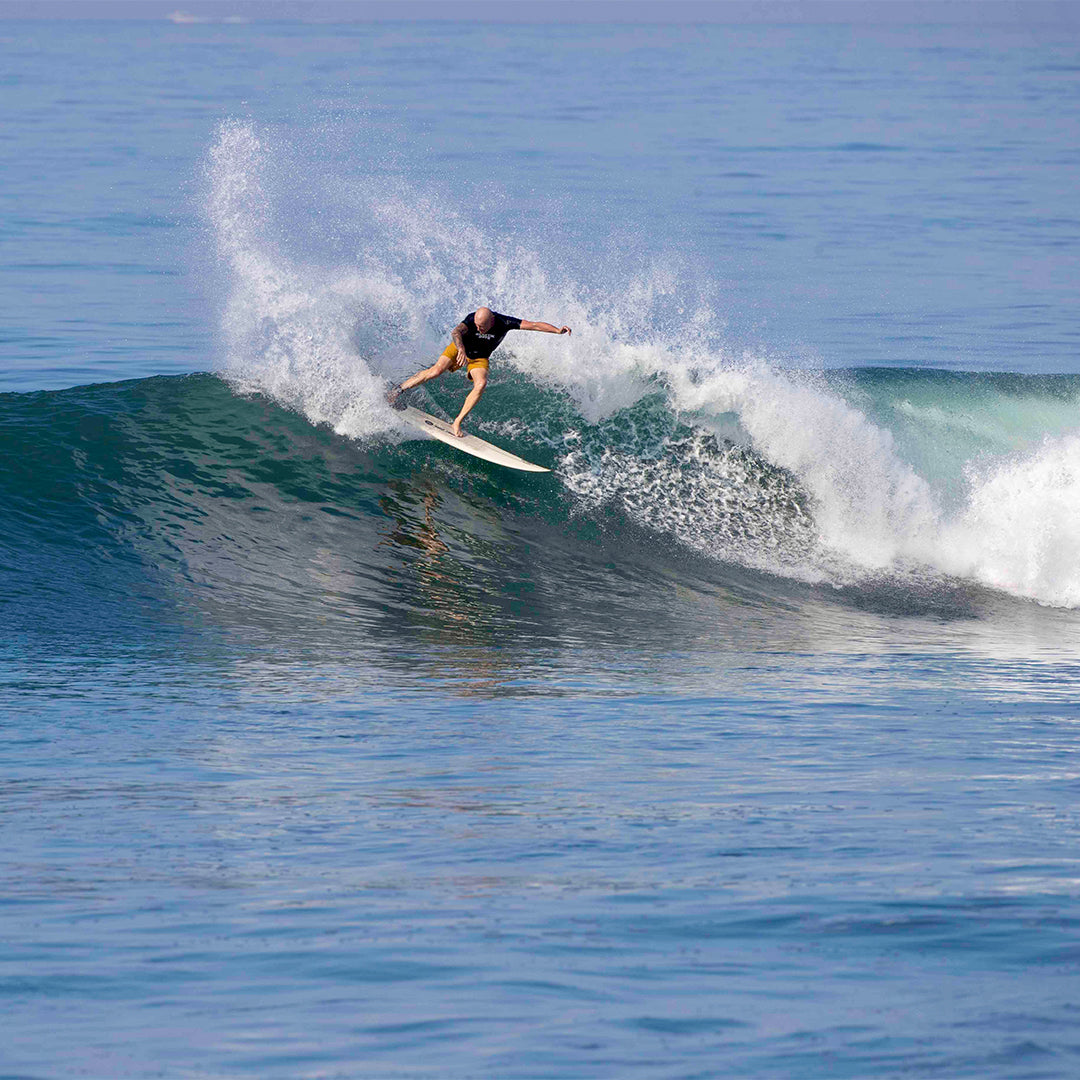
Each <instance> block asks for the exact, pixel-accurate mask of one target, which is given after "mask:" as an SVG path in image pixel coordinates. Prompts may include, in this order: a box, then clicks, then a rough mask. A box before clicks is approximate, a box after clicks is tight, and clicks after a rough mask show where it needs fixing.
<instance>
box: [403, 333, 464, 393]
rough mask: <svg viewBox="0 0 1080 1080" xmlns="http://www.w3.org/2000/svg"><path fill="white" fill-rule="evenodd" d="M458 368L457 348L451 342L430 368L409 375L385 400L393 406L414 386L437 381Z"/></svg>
mask: <svg viewBox="0 0 1080 1080" xmlns="http://www.w3.org/2000/svg"><path fill="white" fill-rule="evenodd" d="M460 366H461V365H460V364H459V363H458V362H457V346H456V345H454V343H453V342H451V343H450V344H449V345H447V347H446V349H445V350H444V351H443V354H442V356H440V357H439V359H438V360H436V361H435V363H434V364H432V365H431V367H426V368H424V370H423V371H418V372H417V373H416V374H415V375H410V376H409V378H407V379H406V380H405V381H404V382H403V383H402V384H401V385H400V386H396V387H394V389H393V390H391V391H390V393H389V394H388V395H387V398H386V400H387V401H389V402H390V404H391V405H393V403H394V402H395V401H397V399H398V397H399V396H400V395H401V394H403V393H404V392H405V391H406V390H411V389H412V388H413V387H414V386H419V385H420V384H421V383H426V382H431V380H432V379H437V378H438V377H439V376H440V375H444V374H445V373H446V372H447V371H453V370H454V369H455V368H458V367H460Z"/></svg>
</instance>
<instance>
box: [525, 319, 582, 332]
mask: <svg viewBox="0 0 1080 1080" xmlns="http://www.w3.org/2000/svg"><path fill="white" fill-rule="evenodd" d="M521 329H522V330H539V331H540V332H541V333H542V334H569V333H571V332H572V331H571V330H570V327H569V326H552V325H551V323H549V322H534V321H533V320H532V319H522V320H521Z"/></svg>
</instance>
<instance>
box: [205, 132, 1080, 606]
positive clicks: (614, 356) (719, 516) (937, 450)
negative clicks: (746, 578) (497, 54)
mask: <svg viewBox="0 0 1080 1080" xmlns="http://www.w3.org/2000/svg"><path fill="white" fill-rule="evenodd" d="M309 150H310V148H301V147H297V146H294V145H291V144H288V143H284V142H281V141H278V140H276V138H275V136H274V134H273V133H272V132H270V131H268V130H258V129H256V128H255V127H254V126H253V125H250V124H246V123H242V122H231V123H227V124H224V125H223V126H222V127H221V129H220V131H219V133H218V137H217V140H216V142H215V144H214V146H213V148H212V151H211V153H210V155H209V157H208V162H207V174H206V183H207V194H206V207H207V220H208V227H209V231H210V235H211V236H212V238H213V241H214V243H215V245H216V251H217V256H218V265H219V267H220V270H221V276H222V282H223V291H224V294H225V295H226V296H227V302H226V304H225V306H224V309H223V314H222V327H223V348H222V352H223V355H224V357H225V361H224V365H223V366H224V371H223V374H224V376H225V377H226V379H228V380H229V381H230V383H231V385H232V386H234V388H236V389H238V390H242V391H254V392H258V393H263V394H266V395H268V396H270V397H271V398H272V399H273V400H274V401H276V402H278V403H280V404H282V405H283V406H285V407H287V408H290V409H293V410H295V411H297V412H298V413H300V414H301V415H303V416H304V417H306V418H307V419H308V420H309V421H310V422H311V423H314V424H325V425H328V426H330V427H331V428H333V430H334V431H335V432H337V433H338V434H339V435H342V436H344V437H346V438H349V439H352V440H355V441H356V442H357V443H358V444H359V445H361V446H364V447H372V446H378V445H393V444H396V443H397V442H399V441H400V440H401V439H402V438H405V437H406V435H405V433H404V432H403V431H402V430H401V428H400V426H399V425H398V423H397V421H396V420H395V417H394V415H393V413H392V412H391V411H390V410H389V409H388V408H386V406H385V404H384V400H383V395H384V392H385V389H386V388H387V386H388V385H390V384H391V383H392V382H395V381H397V380H398V379H399V378H401V377H402V376H403V375H405V374H407V373H409V372H411V371H413V370H416V369H417V368H418V367H419V366H421V365H422V364H425V363H427V362H429V361H430V359H431V358H432V357H434V356H435V355H437V354H438V352H439V351H440V350H441V348H442V345H443V343H444V339H445V336H446V333H447V330H448V328H449V327H450V326H452V325H453V324H454V323H456V322H457V320H458V319H459V318H460V316H461V314H463V313H464V312H465V311H468V310H471V309H472V308H474V307H476V306H477V305H478V304H479V303H481V302H486V303H489V304H491V305H492V306H494V307H497V308H498V309H500V310H504V311H509V312H511V313H514V314H519V315H522V316H524V317H527V318H544V319H548V320H550V321H555V322H567V323H569V324H571V325H572V326H573V327H574V330H575V333H574V336H573V338H572V339H570V340H569V341H567V340H566V339H553V338H550V337H548V336H546V335H539V334H527V333H525V334H522V333H519V334H515V335H511V337H510V338H509V339H508V340H507V342H506V343H505V344H504V345H503V347H502V349H501V350H500V351H499V353H498V354H496V355H497V363H496V365H495V377H494V380H493V387H492V390H491V391H489V394H488V396H487V398H486V399H485V401H484V403H483V405H482V406H481V410H479V411H478V413H477V414H475V415H476V423H478V424H479V427H480V429H481V430H487V431H489V432H491V433H492V434H494V435H496V436H498V435H500V434H501V435H504V436H505V435H513V434H519V435H520V436H521V439H522V440H523V452H524V453H525V456H533V457H535V456H536V454H537V449H536V448H537V446H539V445H543V446H545V447H546V448H547V452H548V458H549V460H548V462H547V463H549V464H552V465H553V466H554V467H555V469H556V473H557V476H558V479H559V482H560V483H561V484H562V486H563V490H564V491H565V492H566V493H568V494H569V495H570V496H571V497H572V499H573V501H574V503H575V505H576V508H577V509H576V511H575V512H577V513H580V514H585V515H589V514H596V513H599V512H601V511H602V509H603V508H604V507H611V506H615V507H617V508H618V510H619V511H620V512H621V513H623V514H625V515H626V516H627V517H628V518H629V519H631V520H633V521H635V522H636V523H638V524H639V525H641V526H642V527H643V528H646V529H648V530H650V531H651V532H652V533H655V534H657V535H659V536H662V537H665V538H670V539H671V540H673V541H675V542H677V543H678V544H680V545H682V546H684V547H686V548H688V549H692V550H695V551H697V552H700V553H702V554H705V555H707V556H708V557H710V558H714V559H717V560H721V561H724V562H727V563H732V564H736V565H741V566H746V567H749V568H752V569H755V570H759V571H765V572H768V573H771V574H776V575H779V576H782V577H786V578H790V579H793V580H798V581H801V582H806V583H812V584H819V585H827V586H832V587H836V588H844V587H848V586H852V585H858V583H860V582H864V581H867V580H870V579H874V580H877V579H880V578H881V576H882V575H886V576H891V577H892V578H894V579H896V580H907V581H911V582H919V581H925V580H927V579H928V578H934V577H939V578H949V579H951V578H956V579H960V580H967V581H971V582H974V583H978V584H980V585H983V586H988V587H990V588H993V589H998V590H1002V591H1005V592H1008V593H1011V594H1014V595H1017V596H1020V597H1024V598H1028V599H1032V600H1036V601H1038V602H1039V603H1042V604H1046V605H1053V606H1060V607H1076V606H1080V499H1078V498H1077V495H1078V494H1080V491H1078V489H1077V485H1078V483H1080V481H1078V476H1080V471H1078V470H1080V457H1078V449H1077V447H1078V443H1077V438H1078V433H1080V419H1078V416H1080V414H1078V409H1077V406H1078V404H1080V382H1078V381H1077V380H1076V379H1075V378H1072V377H1067V376H1066V377H1049V376H1046V377H1034V376H1018V375H1004V374H1001V375H985V374H978V375H976V374H964V373H954V372H948V373H945V372H927V371H905V370H887V369H871V370H865V371H831V372H829V371H816V372H807V371H798V370H791V369H788V368H785V367H783V366H781V365H779V364H777V363H776V362H769V361H768V360H767V359H764V358H761V357H758V356H754V355H750V354H747V353H745V352H742V353H740V354H737V355H736V354H734V353H733V351H732V350H731V349H730V347H728V346H727V344H726V342H725V339H724V330H725V324H724V319H723V317H722V315H721V314H720V313H719V312H720V305H719V304H718V301H717V297H716V295H715V292H714V291H713V290H710V289H709V288H704V287H702V286H701V285H700V284H699V283H697V282H694V281H692V280H691V279H690V278H688V276H687V275H686V274H685V273H681V272H680V270H679V268H678V266H677V263H676V262H675V261H670V260H669V261H668V262H657V261H650V262H648V263H647V264H645V263H644V260H642V259H637V258H635V257H633V253H632V251H629V252H628V251H626V250H622V249H618V250H616V249H613V251H612V254H611V258H610V259H606V260H604V261H603V263H602V265H599V266H594V267H593V269H592V271H591V273H590V277H589V278H588V280H587V283H585V282H583V281H581V280H577V279H575V277H574V275H573V274H572V273H570V272H569V271H568V270H567V269H566V268H565V266H562V265H559V264H556V265H553V266H545V265H544V263H543V261H542V259H541V258H540V256H539V255H538V254H537V251H538V250H542V249H541V248H540V247H539V246H537V245H530V243H529V242H528V239H529V238H528V237H527V236H526V235H523V234H522V233H521V232H520V231H517V232H515V231H513V230H510V229H507V230H505V231H503V230H500V229H498V228H488V229H486V230H485V229H482V228H481V227H480V226H478V225H476V224H475V223H473V222H471V221H470V220H468V219H467V218H466V217H465V216H464V215H463V214H462V213H461V212H460V210H459V209H458V208H457V207H454V206H448V205H445V204H439V203H438V202H437V201H436V200H435V199H434V198H432V197H431V196H429V195H428V196H420V195H418V194H417V192H416V191H414V190H410V189H409V187H408V185H407V184H405V183H404V182H403V181H401V180H393V181H391V180H387V179H386V178H384V177H378V176H369V177H366V178H361V179H357V180H350V181H348V182H345V181H343V180H342V179H341V178H340V177H336V176H335V175H333V174H332V171H331V174H330V175H323V174H322V173H319V172H318V170H315V169H313V168H312V167H311V165H310V164H308V163H307V161H306V160H305V153H308V152H309ZM313 222H317V224H314V225H313V224H312V223H313ZM623 246H624V247H625V245H623ZM336 260H340V261H336ZM443 383H444V384H449V385H441V386H439V387H437V388H436V389H434V390H433V391H432V392H431V393H430V394H428V395H426V397H425V400H426V401H427V402H428V403H429V406H430V407H432V408H435V409H436V410H437V409H439V408H440V407H442V408H443V409H444V411H445V412H453V411H456V404H457V401H458V399H459V397H460V393H458V396H457V397H455V392H456V391H453V390H451V389H450V387H451V386H453V385H454V384H453V383H452V382H451V381H450V380H449V379H447V380H443ZM497 418H499V419H497Z"/></svg>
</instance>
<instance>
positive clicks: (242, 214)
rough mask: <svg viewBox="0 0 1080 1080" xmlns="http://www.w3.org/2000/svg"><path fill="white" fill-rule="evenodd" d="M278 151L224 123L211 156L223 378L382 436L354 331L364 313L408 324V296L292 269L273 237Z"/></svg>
mask: <svg viewBox="0 0 1080 1080" xmlns="http://www.w3.org/2000/svg"><path fill="white" fill-rule="evenodd" d="M278 153H279V152H278V151H277V150H276V149H275V148H272V147H271V145H270V144H269V142H268V139H267V137H266V136H265V135H259V134H257V133H256V132H255V129H254V128H253V127H252V125H250V124H247V123H243V122H240V121H227V122H225V123H223V124H221V126H220V127H219V129H218V133H217V139H216V141H215V143H214V145H213V147H212V148H211V151H210V154H209V160H208V166H207V178H208V182H209V189H210V191H209V197H208V200H207V213H208V215H209V218H210V224H211V226H212V228H213V230H214V235H215V237H216V241H217V250H218V256H219V261H220V263H221V265H222V268H223V270H224V272H225V275H226V278H227V282H228V289H229V295H228V299H227V302H226V305H225V308H224V311H223V313H222V327H223V331H224V337H225V345H226V356H225V361H224V366H225V374H226V375H227V376H228V377H230V378H232V379H233V380H235V381H236V382H237V383H238V384H239V385H241V386H242V387H244V388H246V389H252V390H258V391H261V392H263V393H267V394H269V395H270V396H272V397H273V398H275V399H276V400H277V401H279V402H281V403H282V404H286V405H288V406H290V407H292V408H295V409H297V410H299V411H301V412H303V413H304V415H305V416H307V417H308V418H309V419H310V420H311V421H312V422H314V423H330V424H345V426H346V427H347V428H348V431H349V433H350V434H353V435H356V436H361V437H362V436H369V435H372V434H376V433H379V432H383V431H385V430H387V429H389V428H390V427H391V426H392V422H391V421H390V419H389V418H388V417H387V415H386V410H385V409H384V408H382V407H381V401H380V397H381V390H382V381H381V380H379V379H378V378H376V377H375V376H374V375H373V374H372V372H371V370H370V369H369V367H368V364H367V363H366V362H365V359H364V357H363V356H361V355H360V353H359V352H358V350H357V347H356V343H355V341H354V339H353V328H354V326H355V325H356V323H357V321H358V319H360V318H361V317H362V316H363V314H364V311H365V309H367V310H368V311H369V312H371V311H374V312H378V313H380V314H381V313H385V312H388V311H390V312H394V313H396V315H397V316H398V317H399V318H400V319H402V320H403V321H406V322H407V321H408V312H409V309H410V297H408V296H407V295H406V294H404V293H403V292H402V291H401V290H400V288H397V287H396V286H395V284H394V283H393V282H392V281H387V280H386V279H385V278H383V277H380V276H371V275H365V274H362V273H358V272H357V271H356V270H355V268H350V269H348V270H344V271H336V272H335V271H332V270H326V269H324V268H322V267H318V266H306V267H304V266H298V265H296V264H295V263H293V262H292V261H291V260H290V259H289V258H288V257H287V256H286V255H285V254H284V252H283V251H282V250H281V247H280V244H275V243H274V241H273V240H272V239H271V231H272V230H273V228H274V227H275V226H276V225H277V221H276V218H275V211H276V206H275V202H274V200H273V199H272V198H271V196H270V194H269V187H270V181H272V180H273V178H274V171H275V168H276V167H278V166H279V164H280V163H279V162H278V161H277V160H275V155H277V154H278ZM282 153H283V152H282Z"/></svg>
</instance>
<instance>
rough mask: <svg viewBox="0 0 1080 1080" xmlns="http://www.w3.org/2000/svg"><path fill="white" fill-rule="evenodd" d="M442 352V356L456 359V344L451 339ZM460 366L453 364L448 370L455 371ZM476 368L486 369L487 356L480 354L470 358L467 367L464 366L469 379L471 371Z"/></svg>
mask: <svg viewBox="0 0 1080 1080" xmlns="http://www.w3.org/2000/svg"><path fill="white" fill-rule="evenodd" d="M442 354H443V356H449V357H450V359H451V360H456V359H457V346H456V345H455V344H454V343H453V342H452V341H451V342H450V344H449V345H447V346H446V348H445V349H443V352H442ZM460 366H461V365H460V364H455V365H454V366H453V367H452V368H451V369H450V370H451V371H457V369H458V368H459V367H460ZM476 368H483V369H484V370H485V371H487V370H488V358H487V357H486V356H481V357H478V358H477V359H476V360H470V361H469V363H468V365H467V367H466V368H465V374H466V375H468V376H469V378H470V379H471V378H472V373H473V371H475V370H476Z"/></svg>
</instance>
